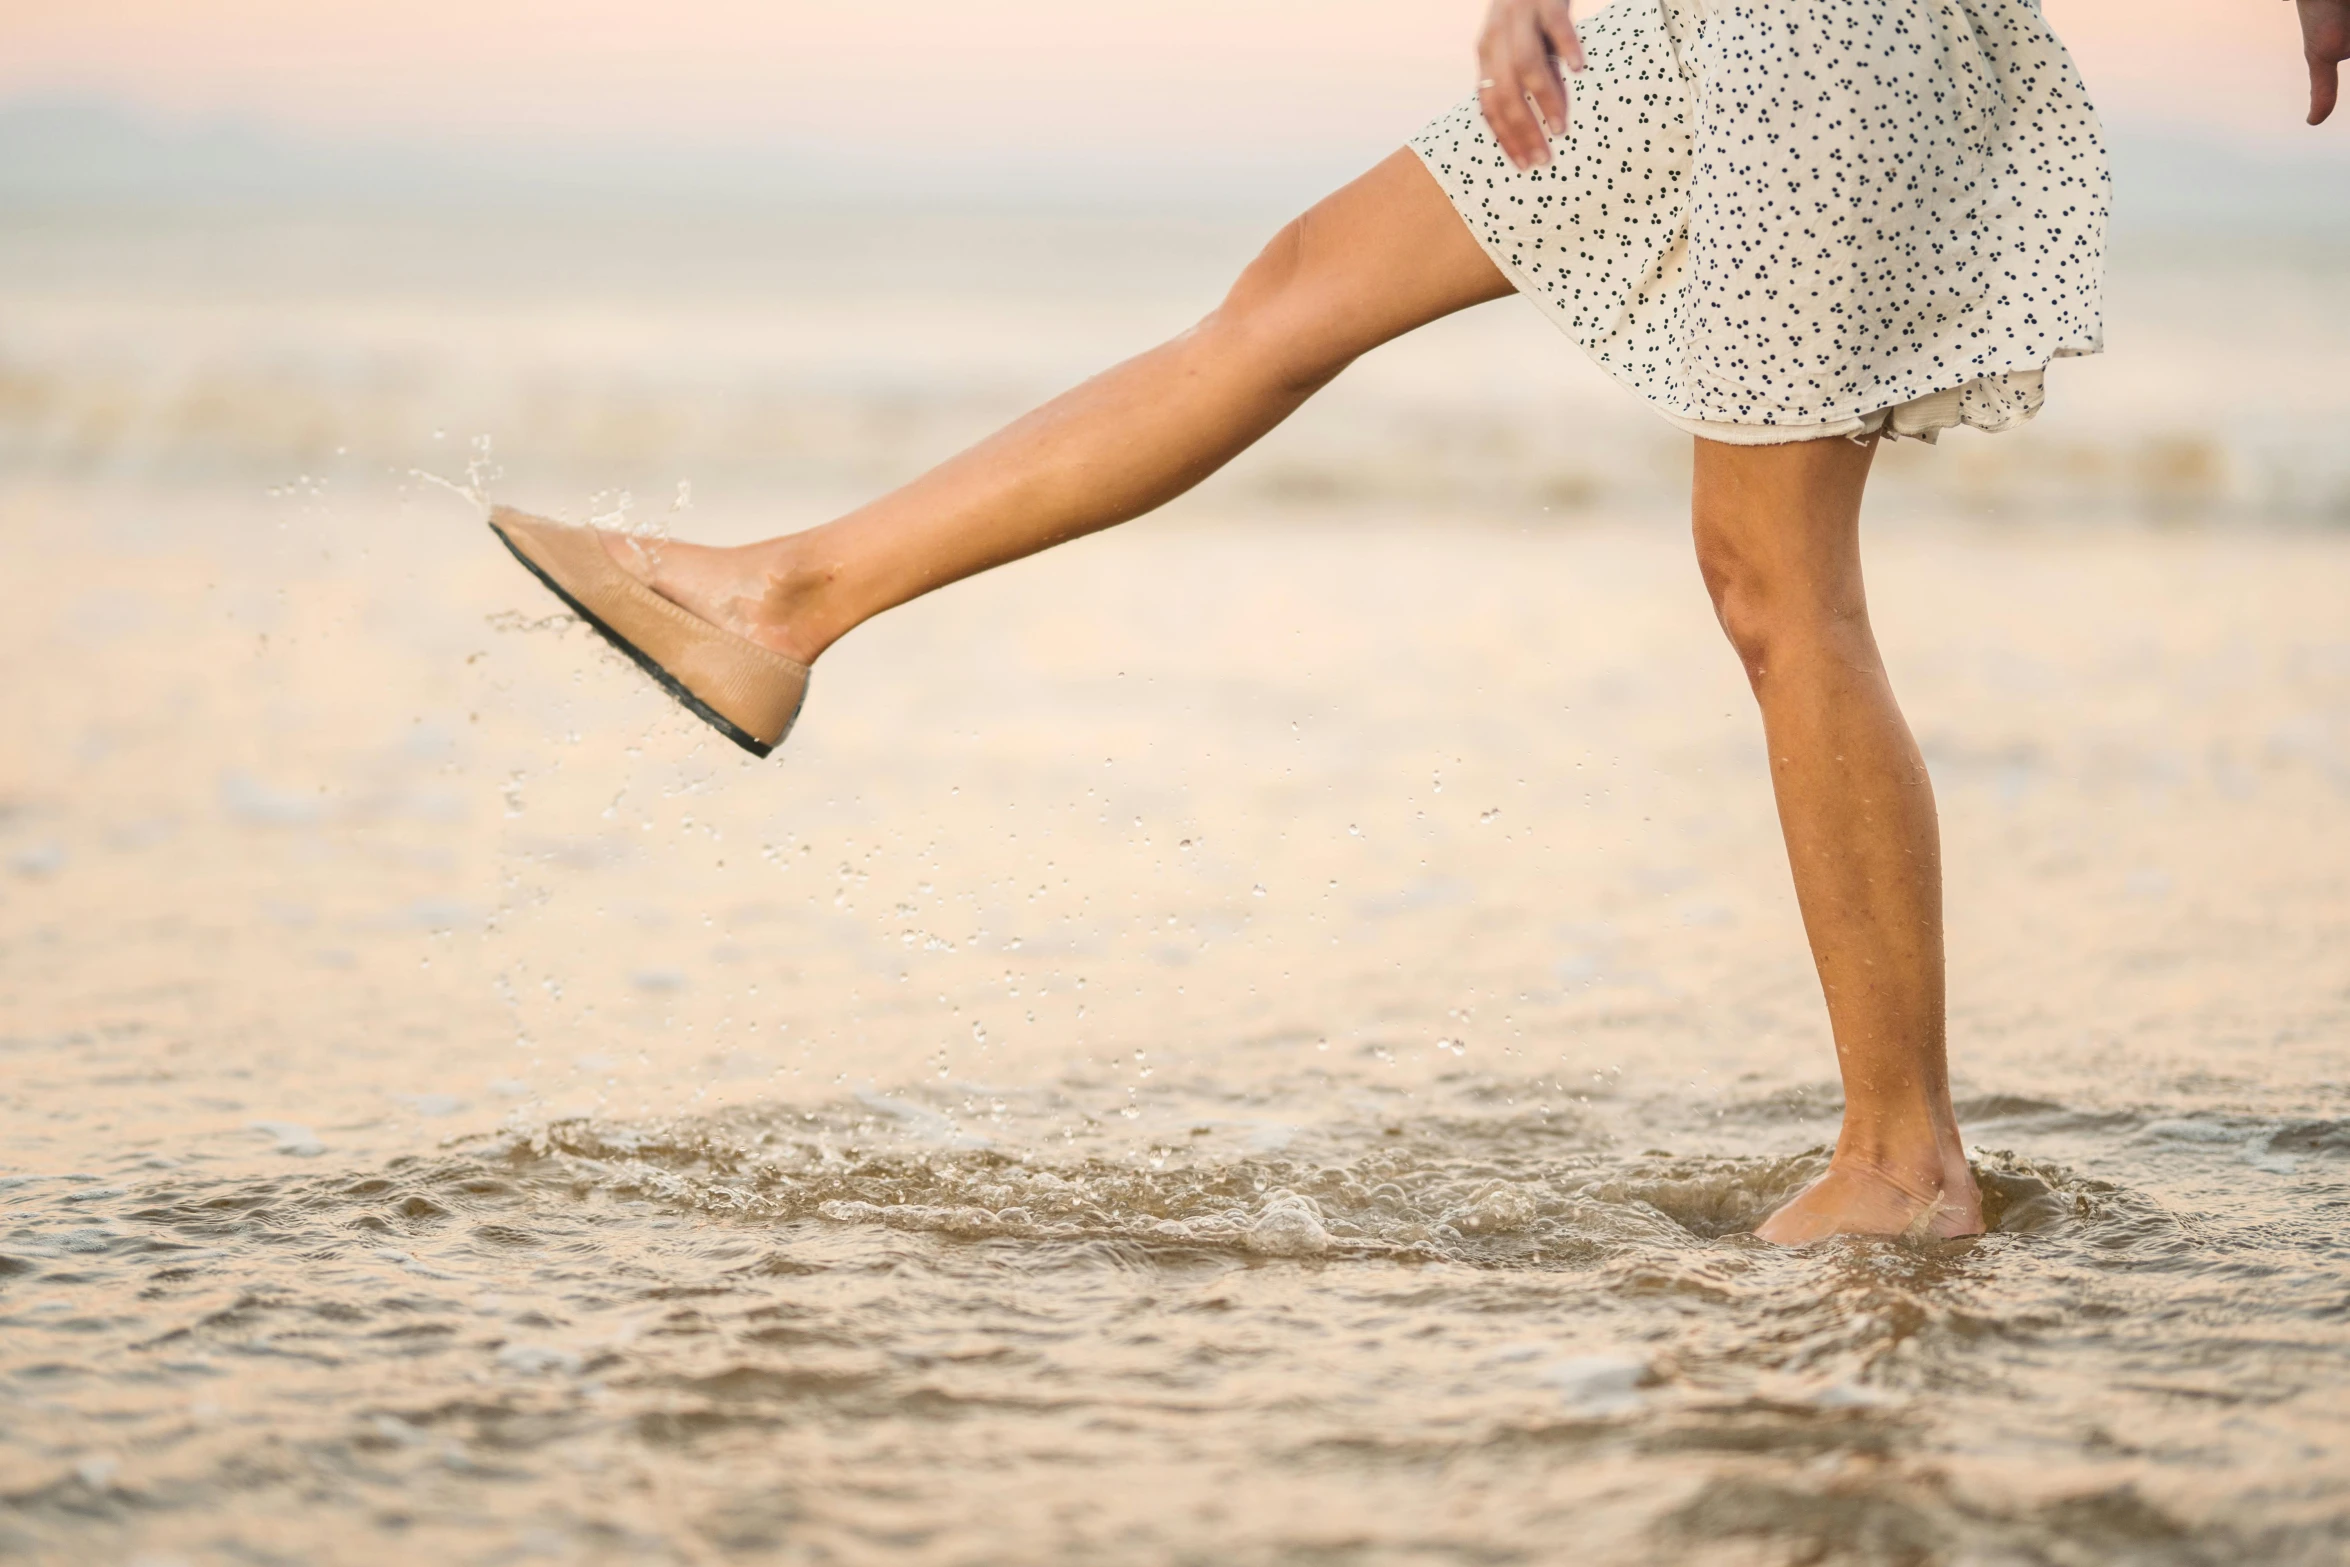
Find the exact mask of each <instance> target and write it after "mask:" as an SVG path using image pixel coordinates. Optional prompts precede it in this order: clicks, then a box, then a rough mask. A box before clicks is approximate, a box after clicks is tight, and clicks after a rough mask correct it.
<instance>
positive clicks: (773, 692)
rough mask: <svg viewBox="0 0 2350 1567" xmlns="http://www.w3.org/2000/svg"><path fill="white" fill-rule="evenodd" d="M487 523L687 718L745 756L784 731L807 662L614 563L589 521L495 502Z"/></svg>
mask: <svg viewBox="0 0 2350 1567" xmlns="http://www.w3.org/2000/svg"><path fill="white" fill-rule="evenodd" d="M490 531H491V532H492V533H495V534H496V535H497V536H498V537H499V539H501V540H502V541H504V543H505V545H506V548H508V549H510V550H512V551H513V552H514V558H515V559H516V560H519V561H521V562H522V564H523V565H525V566H527V567H529V568H530V574H531V575H532V576H534V577H536V578H538V579H539V581H541V582H543V583H545V584H546V585H547V586H548V588H550V589H551V590H553V592H554V594H555V596H556V597H557V598H559V599H561V600H562V601H563V602H564V603H566V604H568V605H570V606H571V609H572V612H573V613H575V614H576V615H578V616H579V618H580V619H582V620H584V621H586V622H587V623H588V624H589V625H591V626H593V627H595V628H596V631H597V633H598V634H599V635H601V636H602V637H603V638H604V640H605V641H607V642H609V643H611V644H612V645H613V646H614V647H616V648H618V649H620V651H621V652H623V653H626V654H627V655H628V656H629V657H630V658H633V659H635V660H636V663H637V667H638V668H640V669H642V670H643V671H644V672H645V673H646V674H648V675H651V676H652V677H653V678H654V679H655V680H657V681H659V682H660V683H661V689H663V690H664V691H667V692H668V693H669V694H670V695H671V696H673V697H675V698H677V700H678V701H680V702H682V703H684V704H685V706H686V708H687V710H688V711H690V712H692V713H693V715H694V716H695V717H696V718H699V719H701V720H702V721H703V722H704V723H707V724H709V725H710V726H711V727H712V728H714V729H716V730H717V731H718V732H719V733H720V734H722V735H724V736H726V738H727V739H729V740H732V741H733V742H734V743H735V744H736V745H739V746H741V747H742V748H743V749H744V750H746V751H748V752H750V753H751V754H752V755H753V756H765V755H766V754H767V753H768V752H770V751H772V750H774V749H775V748H776V747H777V746H778V745H780V744H782V743H783V737H784V736H785V735H787V734H789V733H791V726H792V720H793V719H795V718H797V717H799V716H800V703H801V702H802V701H804V700H805V699H806V697H807V694H808V666H807V665H805V664H802V663H798V662H796V661H794V660H792V659H788V658H785V657H784V656H783V655H782V654H781V653H778V652H775V651H774V650H772V649H770V648H763V647H761V646H759V644H758V643H756V642H750V641H746V640H744V639H743V638H741V637H738V636H736V635H735V634H734V633H733V632H731V631H728V630H726V629H724V628H723V627H720V626H714V625H712V624H710V622H708V621H706V620H704V619H703V618H702V617H701V616H699V615H696V614H694V613H693V612H692V611H691V610H688V609H686V608H684V607H682V606H681V605H677V604H673V603H671V602H670V601H669V600H667V599H665V598H663V597H662V596H661V595H660V594H658V593H655V592H654V591H653V590H652V589H651V588H648V587H646V586H645V585H644V584H643V583H641V582H639V581H637V579H636V578H634V577H632V576H630V575H629V574H628V573H627V572H625V571H622V570H621V569H620V567H619V566H618V565H617V564H616V563H615V562H614V561H613V559H612V557H611V555H610V554H609V553H608V552H606V550H605V548H604V541H603V540H602V539H599V538H598V537H597V536H596V530H595V529H593V528H574V527H571V526H569V525H568V524H565V523H560V522H550V521H548V520H547V519H546V518H544V517H533V516H532V515H531V514H530V513H528V512H523V511H516V510H515V509H514V508H513V507H511V506H500V507H497V508H495V509H494V510H492V511H491V513H490Z"/></svg>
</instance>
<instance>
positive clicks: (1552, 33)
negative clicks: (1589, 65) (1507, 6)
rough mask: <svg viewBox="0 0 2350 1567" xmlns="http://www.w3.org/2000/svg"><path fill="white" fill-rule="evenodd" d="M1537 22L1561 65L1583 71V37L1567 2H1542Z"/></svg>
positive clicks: (1561, 0) (1546, 0)
mask: <svg viewBox="0 0 2350 1567" xmlns="http://www.w3.org/2000/svg"><path fill="white" fill-rule="evenodd" d="M1535 20H1536V21H1537V22H1538V23H1539V24H1540V26H1541V28H1542V34H1543V36H1544V37H1545V38H1547V39H1548V40H1549V41H1550V52H1551V53H1552V54H1554V55H1556V56H1557V57H1558V59H1559V63H1561V64H1562V65H1564V66H1565V67H1566V68H1567V69H1568V70H1570V71H1580V70H1582V69H1583V35H1582V34H1581V33H1578V32H1576V31H1575V15H1574V12H1573V11H1571V10H1569V9H1568V7H1567V0H1541V3H1540V4H1539V5H1538V6H1536V8H1535ZM1562 123H1563V122H1562Z"/></svg>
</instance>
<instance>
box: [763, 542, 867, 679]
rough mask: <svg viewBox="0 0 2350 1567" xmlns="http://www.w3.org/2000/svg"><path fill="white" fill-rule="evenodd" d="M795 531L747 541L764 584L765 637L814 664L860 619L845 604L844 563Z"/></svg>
mask: <svg viewBox="0 0 2350 1567" xmlns="http://www.w3.org/2000/svg"><path fill="white" fill-rule="evenodd" d="M803 538H804V535H800V534H791V535H787V536H785V537H783V538H780V539H773V540H769V541H768V542H766V543H763V544H754V545H750V546H747V547H746V548H747V550H748V551H749V552H750V553H751V559H750V561H749V562H748V563H747V564H748V565H749V566H750V568H751V569H750V575H751V576H752V577H753V579H754V580H756V581H759V582H761V583H762V584H763V586H762V588H761V589H760V591H759V596H758V607H757V616H758V620H759V622H760V624H761V626H762V627H763V628H764V629H765V631H766V632H767V635H766V636H764V637H762V638H761V639H760V640H762V641H764V642H766V643H767V644H768V645H769V646H771V647H773V648H775V650H776V651H777V652H780V653H784V654H786V655H787V656H789V657H791V658H794V659H797V660H798V661H799V662H801V663H803V664H812V663H814V662H815V661H816V656H817V655H818V654H820V653H822V652H823V651H824V650H825V649H826V648H828V647H830V646H831V645H832V644H833V643H835V642H837V641H839V640H840V639H841V637H843V636H844V635H846V634H847V633H848V632H849V631H850V630H851V629H852V628H854V627H855V625H856V624H857V617H855V616H853V615H848V614H846V613H845V612H844V609H843V594H842V593H841V591H840V587H841V584H840V567H839V564H838V563H837V562H834V561H828V560H824V559H820V558H819V557H818V556H817V555H816V553H815V551H813V550H811V549H809V548H808V547H807V546H806V544H805V543H803V542H802V540H803Z"/></svg>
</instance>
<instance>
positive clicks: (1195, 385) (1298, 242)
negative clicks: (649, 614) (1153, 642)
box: [606, 150, 1510, 663]
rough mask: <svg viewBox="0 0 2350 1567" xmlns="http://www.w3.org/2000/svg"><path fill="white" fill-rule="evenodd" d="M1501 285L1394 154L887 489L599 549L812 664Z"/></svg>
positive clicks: (1230, 447)
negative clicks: (844, 640) (703, 536)
mask: <svg viewBox="0 0 2350 1567" xmlns="http://www.w3.org/2000/svg"><path fill="white" fill-rule="evenodd" d="M1509 292H1510V285H1509V282H1508V280H1507V279H1505V278H1504V277H1503V276H1502V274H1501V272H1500V270H1499V269H1498V268H1496V267H1495V266H1494V264H1493V262H1492V261H1491V260H1490V259H1488V258H1487V256H1486V255H1485V253H1484V252H1483V251H1482V250H1480V249H1479V248H1478V246H1477V243H1476V241H1475V240H1474V239H1472V238H1471V237H1470V234H1469V231H1468V228H1467V226H1466V225H1465V224H1463V223H1462V222H1461V220H1460V217H1459V215H1458V214H1457V213H1455V212H1454V210H1453V208H1452V204H1451V203H1450V202H1449V201H1448V200H1447V199H1446V198H1445V195H1444V193H1443V191H1442V190H1441V189H1440V188H1439V187H1438V186H1437V183H1436V181H1435V179H1434V177H1433V176H1431V175H1430V174H1429V173H1428V171H1427V170H1426V169H1425V168H1424V167H1422V166H1421V164H1420V161H1419V159H1418V158H1417V157H1415V156H1414V155H1413V154H1412V153H1411V152H1409V151H1408V150H1407V151H1399V152H1397V153H1396V154H1394V155H1393V156H1392V157H1390V158H1388V159H1387V160H1386V161H1385V162H1383V163H1381V164H1379V165H1378V166H1377V167H1376V168H1374V169H1372V170H1371V171H1370V172H1369V173H1368V174H1365V175H1364V176H1363V177H1362V178H1360V179H1358V180H1356V181H1355V182H1354V183H1353V184H1351V185H1348V186H1346V187H1345V188H1344V189H1343V190H1340V191H1339V192H1337V193H1336V194H1335V195H1332V196H1330V197H1329V198H1328V199H1326V200H1324V201H1323V202H1321V203H1320V204H1319V205H1317V206H1315V207H1314V208H1313V209H1311V210H1310V211H1308V212H1307V213H1306V214H1305V215H1304V216H1303V217H1300V218H1298V219H1297V220H1296V221H1294V222H1292V223H1291V224H1289V226H1288V227H1286V228H1284V229H1283V230H1282V231H1281V232H1280V233H1279V234H1277V235H1276V236H1274V239H1273V242H1272V243H1271V244H1269V245H1267V246H1266V247H1265V250H1264V253H1263V254H1261V255H1260V256H1258V257H1257V259H1256V260H1255V261H1254V262H1252V263H1250V265H1249V267H1248V268H1247V270H1246V271H1244V272H1242V273H1241V275H1240V279H1239V281H1238V282H1236V283H1235V284H1234V285H1233V287H1232V291H1231V293H1230V294H1229V295H1227V296H1226V298H1225V300H1224V302H1223V303H1222V304H1221V305H1219V306H1217V307H1216V309H1215V310H1214V311H1213V312H1212V313H1211V314H1210V315H1209V316H1208V317H1207V319H1205V320H1203V321H1201V322H1200V323H1199V324H1198V325H1197V326H1195V327H1193V328H1192V329H1191V330H1189V331H1187V332H1185V333H1184V334H1183V335H1181V336H1180V337H1177V338H1175V339H1173V340H1172V341H1170V342H1167V343H1163V344H1161V345H1160V346H1159V347H1157V348H1154V349H1151V350H1150V351H1149V352H1147V353H1144V354H1141V355H1138V356H1136V357H1135V358H1133V359H1129V360H1127V361H1126V362H1125V363H1124V364H1121V365H1118V366H1117V367H1116V368H1114V369H1111V370H1109V371H1106V372H1104V373H1103V374H1101V375H1098V376H1096V377H1094V378H1093V379H1092V380H1090V381H1087V382H1085V383H1084V384H1083V385H1081V386H1078V387H1076V388H1075V389H1073V390H1071V391H1069V392H1065V393H1063V394H1062V395H1061V396H1059V397H1057V398H1055V399H1054V400H1053V401H1051V402H1049V403H1047V404H1045V405H1044V406H1043V407H1042V408H1039V409H1037V410H1036V411H1035V412H1033V413H1031V414H1028V415H1027V416H1025V417H1024V418H1021V419H1019V420H1018V421H1016V422H1014V423H1013V424H1011V425H1009V426H1007V427H1005V428H1004V429H1002V430H1000V431H998V432H997V433H996V434H994V435H992V436H989V437H988V438H987V439H986V440H984V441H982V442H980V443H979V444H978V445H977V446H974V447H972V448H971V449H970V450H968V451H966V452H963V453H962V454H960V455H959V456H956V457H953V458H950V459H948V460H947V461H946V462H943V463H941V464H940V465H939V466H938V467H936V468H933V469H931V470H930V471H929V472H928V473H926V474H923V475H922V476H921V477H920V478H918V479H915V480H914V481H913V482H912V483H910V484H907V485H906V486H904V487H903V488H901V489H898V490H894V491H892V492H891V493H889V494H888V495H885V496H883V497H881V498H880V499H879V500H876V501H873V502H872V503H870V504H868V505H865V506H861V507H859V508H858V509H857V510H855V511H853V512H850V513H849V514H848V515H846V516H844V517H841V518H839V519H837V520H835V521H832V522H828V523H825V524H824V525H822V526H821V527H816V528H811V529H809V530H807V531H806V532H804V533H795V534H789V535H786V536H784V537H782V538H776V539H769V540H766V541H764V542H762V543H758V544H749V545H743V546H740V547H738V548H731V549H721V548H713V547H710V546H706V545H691V544H681V543H675V542H665V543H659V544H643V543H639V542H637V541H635V540H632V539H630V538H628V537H626V536H624V535H619V534H611V535H607V536H606V545H607V547H608V548H609V549H611V551H612V552H613V558H614V559H615V560H617V561H618V562H619V563H620V565H621V566H622V567H623V568H624V569H626V570H628V571H630V572H631V573H633V574H635V575H636V576H638V577H639V578H641V579H643V580H644V581H645V582H647V583H648V584H650V585H651V586H652V587H653V588H654V590H655V591H657V592H659V593H661V594H663V595H664V596H666V597H668V598H670V599H673V600H675V601H676V602H678V603H680V604H682V605H684V606H685V607H686V608H688V609H690V610H693V611H694V612H695V613H697V614H699V615H700V616H702V618H704V619H705V620H710V621H714V622H716V623H717V624H719V625H722V626H725V627H726V628H727V629H729V630H731V631H734V632H736V633H737V634H739V635H741V636H745V637H748V638H750V639H751V640H752V641H754V642H758V643H761V644H763V645H765V646H767V647H770V648H773V649H774V650H776V651H777V652H779V653H784V654H787V655H789V656H790V657H792V658H795V659H798V660H800V661H801V662H802V663H808V662H812V661H813V660H814V659H815V657H816V655H818V654H819V653H821V652H823V651H824V650H825V649H826V648H827V647H829V646H831V645H832V643H834V642H835V641H837V640H838V639H839V638H840V637H842V636H843V635H845V634H846V633H847V632H849V631H850V630H851V629H853V628H854V627H856V626H857V625H859V624H860V623H862V622H863V621H865V620H868V619H870V618H871V617H873V616H874V615H877V614H879V613H880V612H881V611H883V610H885V609H888V608H890V607H892V606H893V605H897V604H903V603H905V602H906V601H907V600H908V599H911V598H915V597H918V596H920V595H921V594H924V593H927V592H929V591H930V590H931V589H933V588H937V587H943V586H944V585H946V584H947V583H950V582H953V581H956V580H957V579H959V578H962V577H967V576H970V575H972V574H973V573H974V572H980V571H985V570H986V569H987V568H988V567H990V566H999V565H1002V564H1003V563H1004V562H1006V561H1009V560H1017V559H1018V558H1019V557H1021V556H1023V555H1029V554H1033V553H1035V552H1036V551H1038V550H1041V549H1044V548H1046V547H1047V546H1048V545H1053V544H1058V543H1061V542H1062V541H1064V540H1067V539H1073V538H1076V537H1078V536H1079V535H1081V534H1086V533H1092V532H1095V531H1097V530H1099V529H1102V528H1107V527H1109V526H1111V525H1112V524H1114V523H1119V522H1124V521H1126V520H1127V519H1129V518H1131V517H1138V516H1140V515H1142V514H1143V513H1144V512H1147V511H1150V510H1152V509H1153V508H1154V507H1157V506H1161V505H1164V504H1165V503H1166V502H1168V501H1170V500H1172V499H1174V498H1175V497H1176V496H1178V495H1180V494H1182V493H1183V492H1184V491H1185V490H1188V489H1190V488H1191V487H1192V486H1193V485H1195V484H1197V483H1199V482H1200V481H1201V480H1202V479H1204V478H1206V477H1207V476H1208V475H1209V474H1211V473H1214V472H1215V471H1216V470H1217V469H1218V468H1220V467H1222V466H1223V465H1224V464H1225V463H1227V462H1229V461H1231V460H1232V458H1234V457H1235V456H1237V455H1238V454H1239V453H1240V452H1242V451H1243V450H1245V449H1246V448H1247V447H1248V446H1249V445H1250V444H1251V443H1252V442H1254V441H1255V440H1256V439H1257V438H1258V437H1259V436H1261V435H1263V434H1264V433H1265V432H1266V431H1268V430H1270V429H1272V428H1273V426H1275V425H1277V424H1279V423H1280V422H1281V421H1282V420H1283V419H1285V418H1287V417H1288V416H1289V415H1290V414H1291V413H1292V412H1294V411H1295V410H1296V409H1297V407H1298V406H1299V405H1300V404H1302V403H1303V402H1304V401H1305V400H1306V399H1307V398H1308V397H1310V396H1312V395H1313V394H1314V393H1315V392H1316V391H1318V390H1320V389H1321V387H1322V386H1324V385H1325V384H1327V383H1328V382H1329V381H1330V379H1331V378H1332V377H1333V376H1335V375H1337V374H1338V372H1339V371H1341V370H1343V369H1345V368H1346V366H1347V365H1348V364H1350V363H1352V362H1353V361H1354V359H1355V358H1356V357H1357V356H1359V355H1361V354H1363V353H1364V352H1366V351H1367V350H1369V349H1372V348H1376V347H1377V346H1378V345H1379V344H1381V343H1384V342H1386V341H1387V340H1388V339H1390V338H1394V337H1399V336H1401V335H1402V334H1404V333H1406V332H1409V331H1411V330H1412V329H1413V328H1414V327H1418V326H1423V325H1425V324H1427V323H1428V322H1430V321H1433V320H1435V319H1437V318H1438V317H1440V316H1446V315H1450V314H1451V313H1452V312H1454V311H1456V310H1460V309H1464V308H1466V307H1467V306H1470V305H1474V304H1480V303H1482V302H1484V301H1486V300H1489V299H1498V298H1501V297H1502V296H1504V295H1506V294H1508V293H1509Z"/></svg>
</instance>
